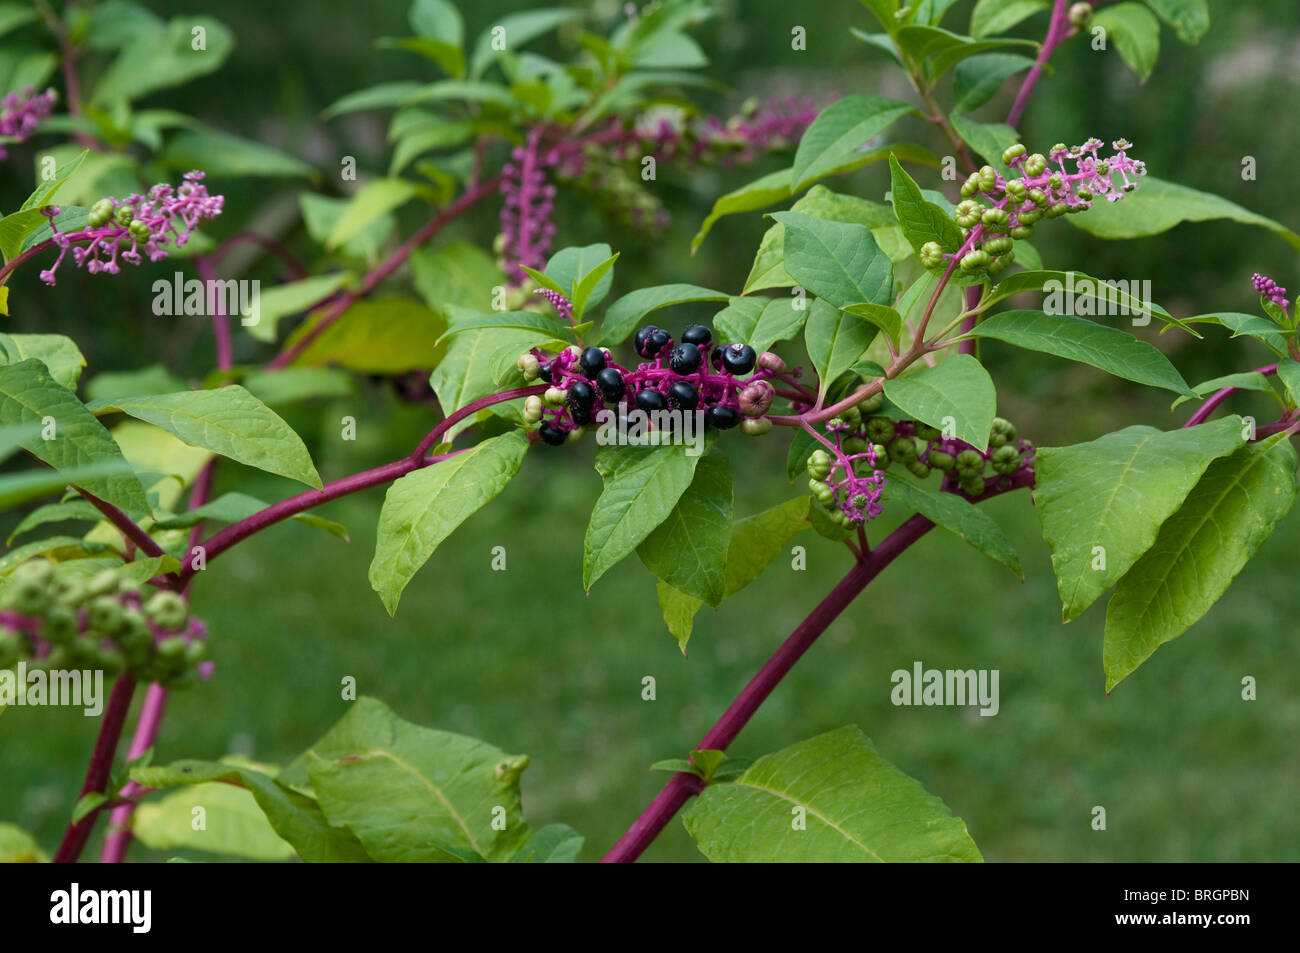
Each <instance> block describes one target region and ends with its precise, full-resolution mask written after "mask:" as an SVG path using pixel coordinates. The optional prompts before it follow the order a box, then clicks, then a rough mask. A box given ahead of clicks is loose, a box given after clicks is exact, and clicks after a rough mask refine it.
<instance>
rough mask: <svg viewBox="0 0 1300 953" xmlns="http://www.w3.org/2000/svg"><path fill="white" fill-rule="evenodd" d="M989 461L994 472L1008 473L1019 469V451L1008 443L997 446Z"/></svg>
mask: <svg viewBox="0 0 1300 953" xmlns="http://www.w3.org/2000/svg"><path fill="white" fill-rule="evenodd" d="M989 462H990V464H991V465H992V467H993V472H994V473H1001V474H1003V475H1004V476H1006V475H1010V474H1012V473H1015V472H1016V471H1017V470H1019V469H1020V451H1019V450H1017V449H1016V448H1015V447H1013V446H1010V445H1007V446H1002V447H998V448H997V449H996V450H994V451H993V455H992V457H991V458H990V461H989Z"/></svg>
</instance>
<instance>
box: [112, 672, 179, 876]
mask: <svg viewBox="0 0 1300 953" xmlns="http://www.w3.org/2000/svg"><path fill="white" fill-rule="evenodd" d="M166 708H167V689H165V688H163V687H162V686H161V685H160V684H158V683H157V682H154V683H153V684H152V685H150V686H149V690H148V691H147V692H146V693H145V696H144V707H143V708H141V709H140V720H139V721H138V722H136V726H135V734H134V735H133V736H132V738H131V747H129V748H128V749H127V751H126V759H127V760H128V761H134V760H135V759H136V758H138V757H140V756H141V755H142V754H144V753H145V752H146V751H148V750H149V749H150V748H152V747H153V745H154V741H155V740H157V738H158V726H159V724H161V722H162V717H163V712H164V711H165V710H166ZM143 790H144V787H143V785H140V784H137V783H136V782H134V781H129V782H127V784H126V786H125V787H124V788H122V790H121V791H119V792H118V796H119V797H123V798H132V797H134V796H135V795H137V794H139V793H140V792H141V791H143ZM134 811H135V802H134V801H131V802H129V803H127V804H122V805H120V806H118V807H115V808H113V813H112V814H110V815H109V820H108V835H107V836H106V837H105V838H104V849H103V850H102V851H101V852H100V855H99V862H100V863H101V864H120V863H121V862H122V860H123V858H124V857H126V849H127V848H128V847H129V846H130V845H131V814H132V813H133V812H134Z"/></svg>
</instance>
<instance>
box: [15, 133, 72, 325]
mask: <svg viewBox="0 0 1300 953" xmlns="http://www.w3.org/2000/svg"><path fill="white" fill-rule="evenodd" d="M85 158H86V151H85V150H82V151H81V152H80V153H78V154H77V155H76V157H75V158H73V159H70V160H65V161H63V162H58V163H56V164H55V174H54V175H52V176H50V177H49V178H48V179H47V178H44V177H42V178H41V181H40V184H38V185H37V186H36V188H35V190H33V192H32V194H31V195H29V196H28V197H27V200H26V201H25V202H23V204H22V208H20V209H19V210H18V211H16V212H13V213H11V214H9V215H6V216H4V218H0V254H3V255H4V260H5V261H6V262H8V261H12V260H13V258H14V257H15V256H17V255H18V253H19V251H20V250H21V249H22V247H23V245H24V243H25V241H26V239H27V238H28V237H29V236H31V235H32V233H34V232H36V231H38V230H39V229H40V228H41V227H42V226H46V227H48V225H49V219H48V218H47V217H46V216H44V215H42V214H41V209H42V208H43V207H44V206H46V205H49V204H50V202H51V201H52V200H53V198H54V194H55V193H56V192H57V191H58V190H59V187H60V186H61V185H63V183H65V182H67V181H68V179H69V178H71V176H72V174H73V173H74V172H76V171H77V169H78V168H80V166H81V164H82V162H83V161H84V160H85ZM43 174H44V173H42V176H43ZM6 313H7V311H6Z"/></svg>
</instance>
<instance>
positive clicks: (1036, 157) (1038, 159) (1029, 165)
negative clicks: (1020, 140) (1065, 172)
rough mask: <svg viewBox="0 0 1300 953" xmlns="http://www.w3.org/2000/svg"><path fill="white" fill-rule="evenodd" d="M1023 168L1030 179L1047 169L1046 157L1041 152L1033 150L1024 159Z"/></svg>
mask: <svg viewBox="0 0 1300 953" xmlns="http://www.w3.org/2000/svg"><path fill="white" fill-rule="evenodd" d="M1024 169H1025V175H1027V176H1029V177H1030V178H1031V179H1032V178H1037V177H1038V176H1040V175H1042V174H1043V173H1044V172H1046V171H1047V157H1046V156H1045V155H1043V154H1042V153H1041V152H1035V153H1034V154H1033V155H1031V156H1030V157H1029V158H1028V159H1026V160H1025V165H1024Z"/></svg>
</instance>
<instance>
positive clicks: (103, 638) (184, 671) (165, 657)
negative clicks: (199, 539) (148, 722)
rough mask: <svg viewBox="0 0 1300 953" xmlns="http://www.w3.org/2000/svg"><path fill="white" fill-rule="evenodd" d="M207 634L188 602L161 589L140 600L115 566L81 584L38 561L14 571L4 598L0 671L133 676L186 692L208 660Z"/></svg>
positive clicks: (136, 587) (0, 614)
mask: <svg viewBox="0 0 1300 953" xmlns="http://www.w3.org/2000/svg"><path fill="white" fill-rule="evenodd" d="M202 635H203V625H202V623H200V622H199V621H198V620H196V619H191V618H190V614H189V607H188V606H187V605H186V603H185V600H184V598H182V597H181V596H180V595H178V594H177V593H175V592H171V591H168V590H162V589H160V590H157V591H155V592H154V593H153V594H152V595H150V596H148V598H147V600H145V601H142V594H141V592H140V588H139V585H138V584H137V583H136V582H135V581H134V580H131V579H128V578H126V577H124V576H123V574H122V572H121V571H120V570H117V569H104V570H102V571H100V572H99V573H96V574H95V575H93V576H91V577H90V578H89V579H83V578H81V577H78V576H73V575H60V574H58V573H56V571H55V564H54V563H53V562H51V561H50V560H48V559H34V560H31V561H30V562H26V563H23V564H22V565H21V566H19V567H18V568H17V569H15V570H14V571H13V573H12V574H11V575H10V576H9V578H8V580H7V585H6V586H5V589H4V592H3V595H0V668H12V667H14V666H15V665H16V664H17V663H18V662H20V661H25V662H27V664H28V665H39V666H42V667H45V668H50V669H76V668H91V669H101V670H103V671H104V672H105V673H106V674H108V675H109V676H113V675H117V674H119V673H121V672H123V671H129V672H130V673H131V674H132V675H133V676H134V677H135V678H136V679H138V680H140V681H146V682H161V683H162V684H164V685H166V686H167V687H169V688H185V687H188V686H189V685H192V684H193V683H194V682H195V681H196V678H197V676H196V672H195V666H197V665H198V664H199V663H200V662H202V661H203V660H204V659H205V658H206V655H207V647H208V646H207V642H206V641H204V640H203V639H202V637H201V636H202Z"/></svg>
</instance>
